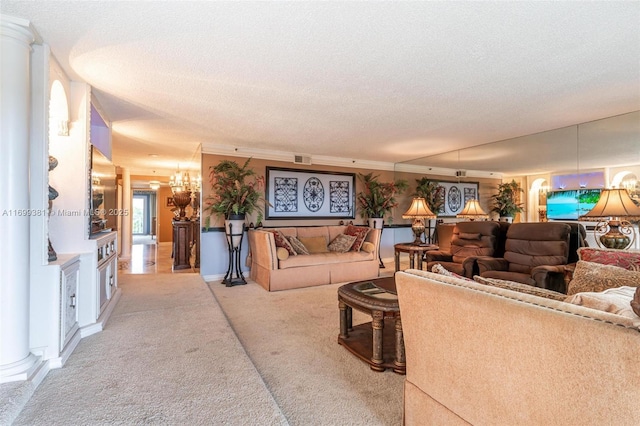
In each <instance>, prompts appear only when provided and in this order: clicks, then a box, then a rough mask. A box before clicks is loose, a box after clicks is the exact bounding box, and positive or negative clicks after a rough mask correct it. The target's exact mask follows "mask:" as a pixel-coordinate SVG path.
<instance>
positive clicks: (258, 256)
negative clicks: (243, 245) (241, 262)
mask: <svg viewBox="0 0 640 426" xmlns="http://www.w3.org/2000/svg"><path fill="white" fill-rule="evenodd" d="M248 235H249V247H250V248H251V263H252V264H255V265H258V266H261V267H263V268H265V269H269V270H273V269H278V257H277V256H276V250H277V248H276V241H275V239H274V237H273V233H272V232H268V231H262V230H259V229H250V230H249V231H248Z"/></svg>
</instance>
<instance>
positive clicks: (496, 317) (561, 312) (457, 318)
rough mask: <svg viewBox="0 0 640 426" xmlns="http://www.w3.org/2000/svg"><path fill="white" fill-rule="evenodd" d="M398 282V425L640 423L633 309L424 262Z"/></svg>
mask: <svg viewBox="0 0 640 426" xmlns="http://www.w3.org/2000/svg"><path fill="white" fill-rule="evenodd" d="M396 284H397V288H398V298H399V303H400V311H401V313H402V326H403V331H404V342H405V348H406V359H407V375H406V381H405V387H404V423H405V424H407V425H467V424H472V425H507V424H508V425H563V426H564V425H605V424H606V425H638V424H640V329H639V327H640V322H639V321H638V319H637V317H636V319H635V320H634V319H631V318H627V317H623V316H620V315H616V314H611V313H607V312H603V311H596V310H594V309H590V308H586V307H583V306H577V305H573V304H569V303H566V302H563V301H557V300H551V299H547V298H543V297H539V296H534V295H530V294H523V293H518V292H515V291H512V290H507V289H502V288H497V287H492V286H488V285H483V284H479V283H475V282H469V281H465V280H461V279H459V278H454V277H445V276H442V275H436V274H432V273H429V272H426V271H418V270H408V271H405V272H398V273H396Z"/></svg>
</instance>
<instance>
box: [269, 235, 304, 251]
mask: <svg viewBox="0 0 640 426" xmlns="http://www.w3.org/2000/svg"><path fill="white" fill-rule="evenodd" d="M269 232H271V233H273V239H274V240H275V241H276V247H282V248H284V249H286V250H287V251H288V252H289V256H295V255H296V254H298V253H296V252H295V250H294V249H293V247H292V246H291V244H290V243H289V240H287V237H285V236H284V234H283V233H282V231H279V230H277V229H276V230H273V231H269Z"/></svg>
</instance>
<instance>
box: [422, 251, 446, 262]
mask: <svg viewBox="0 0 640 426" xmlns="http://www.w3.org/2000/svg"><path fill="white" fill-rule="evenodd" d="M424 260H426V261H427V262H453V256H452V255H451V253H449V252H447V251H441V250H430V251H428V252H426V253H425V254H424Z"/></svg>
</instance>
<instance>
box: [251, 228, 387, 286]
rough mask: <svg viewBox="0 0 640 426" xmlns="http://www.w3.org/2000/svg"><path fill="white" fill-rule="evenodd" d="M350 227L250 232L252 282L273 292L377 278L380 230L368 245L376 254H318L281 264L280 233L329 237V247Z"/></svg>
mask: <svg viewBox="0 0 640 426" xmlns="http://www.w3.org/2000/svg"><path fill="white" fill-rule="evenodd" d="M345 229H346V226H342V225H337V226H309V227H287V228H269V229H264V230H262V229H257V230H256V229H251V230H249V233H248V235H249V247H250V250H251V263H250V265H251V275H250V276H251V279H252V280H254V281H256V282H257V283H258V284H260V285H261V286H262V287H264V288H265V289H267V290H269V291H278V290H287V289H292V288H300V287H310V286H315V285H323V284H333V283H340V282H347V281H359V280H366V279H370V278H375V277H377V276H378V273H379V260H378V250H379V247H378V245H379V240H380V230H379V229H371V230H370V231H369V233H368V234H367V237H366V239H365V242H367V241H368V242H370V243H372V244H373V246H374V247H373V250H371V251H369V252H367V251H358V252H355V251H349V252H347V253H335V252H330V253H317V254H309V255H297V256H290V257H289V258H287V259H284V260H278V257H277V254H276V250H277V248H276V243H275V239H274V236H273V233H272V232H270V231H273V230H280V231H282V233H283V234H284V235H286V236H296V237H298V238H300V237H305V238H306V237H318V236H323V237H325V239H326V241H327V243H329V242H330V241H332V240H333V239H334V238H335V237H336V236H338V235H339V234H342V233H343V232H344V230H345Z"/></svg>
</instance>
